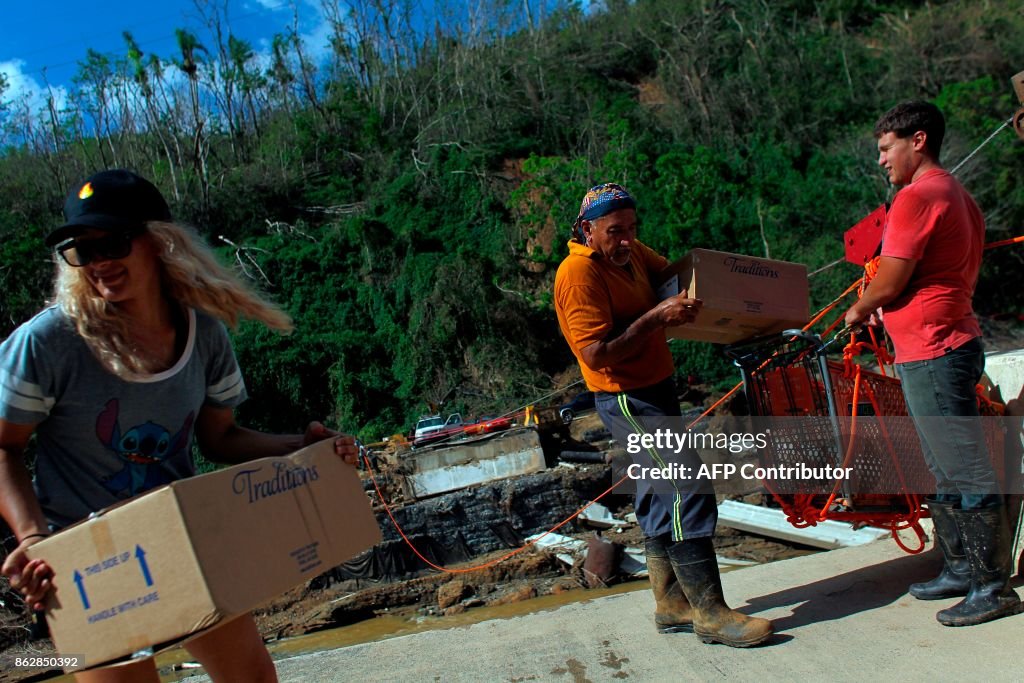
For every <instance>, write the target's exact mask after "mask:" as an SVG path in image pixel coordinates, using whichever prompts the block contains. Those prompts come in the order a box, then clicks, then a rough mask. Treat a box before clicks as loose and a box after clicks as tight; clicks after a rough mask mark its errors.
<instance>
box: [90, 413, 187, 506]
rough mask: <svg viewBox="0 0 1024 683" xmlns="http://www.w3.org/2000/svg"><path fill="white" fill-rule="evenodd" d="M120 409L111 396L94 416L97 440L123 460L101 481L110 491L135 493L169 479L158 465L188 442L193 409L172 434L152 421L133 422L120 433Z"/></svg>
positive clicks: (164, 482) (166, 481)
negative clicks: (115, 469) (121, 467)
mask: <svg viewBox="0 0 1024 683" xmlns="http://www.w3.org/2000/svg"><path fill="white" fill-rule="evenodd" d="M119 413H120V403H119V402H118V400H117V399H116V398H112V399H110V400H109V401H107V404H106V405H105V406H104V407H103V411H102V412H101V413H100V414H99V417H97V418H96V436H97V437H99V440H100V442H101V443H102V444H103V445H104V446H106V447H107V448H109V449H110V450H112V451H113V452H114V453H116V454H117V456H118V457H119V458H121V459H122V460H124V461H125V466H124V468H123V469H122V470H120V471H119V472H117V473H116V474H114V475H113V476H111V477H110V478H109V479H107V480H106V481H104V482H103V485H104V486H105V487H106V488H107V490H108V491H110V492H111V493H120V492H122V491H124V490H125V489H127V490H128V493H129V495H133V496H134V495H135V494H136V493H141V492H143V491H148V490H149V489H151V488H154V487H156V486H160V485H162V484H166V483H168V482H170V481H171V477H170V476H168V474H167V472H165V471H164V469H163V468H162V467H160V463H162V462H163V461H164V460H167V459H168V458H170V457H171V456H173V455H175V454H177V453H178V452H179V451H181V450H182V449H183V448H185V446H186V445H187V444H188V435H189V431H190V430H191V429H192V422H193V420H194V419H195V411H193V412H190V413H189V414H188V416H187V417H186V418H185V423H184V424H183V425H182V426H181V429H179V430H178V432H177V433H176V434H173V435H172V434H171V433H170V432H169V431H168V430H167V429H166V428H164V427H161V426H160V425H158V424H156V423H154V422H145V423H143V424H140V425H135V426H134V427H132V428H130V429H128V430H126V431H125V432H124V433H122V432H121V426H120V423H119V422H118V415H119Z"/></svg>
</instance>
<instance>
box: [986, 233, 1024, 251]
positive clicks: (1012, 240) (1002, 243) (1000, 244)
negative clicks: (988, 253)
mask: <svg viewBox="0 0 1024 683" xmlns="http://www.w3.org/2000/svg"><path fill="white" fill-rule="evenodd" d="M1020 242H1024V235H1019V236H1017V237H1011V238H1010V239H1008V240H1002V241H1000V242H990V243H989V244H986V245H985V249H995V248H996V247H1008V246H1010V245H1011V244H1018V243H1020Z"/></svg>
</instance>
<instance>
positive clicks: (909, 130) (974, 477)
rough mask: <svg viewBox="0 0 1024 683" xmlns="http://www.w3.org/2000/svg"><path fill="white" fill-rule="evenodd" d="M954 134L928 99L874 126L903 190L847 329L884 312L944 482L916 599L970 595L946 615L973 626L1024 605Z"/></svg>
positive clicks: (882, 160)
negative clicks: (990, 409) (998, 457)
mask: <svg viewBox="0 0 1024 683" xmlns="http://www.w3.org/2000/svg"><path fill="white" fill-rule="evenodd" d="M945 130H946V124H945V120H944V119H943V116H942V112H940V111H939V109H938V108H937V107H936V106H935V105H933V104H930V103H928V102H921V101H913V102H904V103H902V104H899V105H897V106H896V107H894V108H893V109H891V110H889V111H888V112H887V113H886V114H885V115H883V116H882V118H881V119H879V121H878V123H877V124H876V125H875V137H877V138H878V152H879V156H878V164H879V165H880V166H882V167H883V168H885V169H886V171H887V172H888V175H889V180H890V182H892V184H893V185H897V186H902V189H900V190H899V192H897V193H896V196H895V197H894V198H893V201H892V206H891V207H890V209H889V211H888V213H887V214H886V225H885V230H884V232H883V236H882V252H881V257H880V259H879V265H878V273H877V275H875V277H874V279H873V280H872V281H871V283H870V284H869V285H868V287H867V289H866V290H865V292H864V296H863V297H862V298H861V299H860V300H859V301H858V302H857V303H855V304H854V305H853V306H852V307H851V308H850V310H849V311H847V313H846V324H847V325H857V324H860V323H861V322H863V321H864V320H866V319H868V318H869V316H871V314H872V313H873V312H874V311H875V310H876V309H878V308H881V309H882V314H883V316H884V319H883V323H884V325H885V329H886V331H887V332H888V333H889V336H890V338H891V339H892V341H893V345H894V346H895V348H896V371H897V373H898V374H899V376H900V380H901V382H902V386H903V394H904V397H905V398H906V401H907V411H908V412H909V413H910V414H911V415H912V416H914V418H915V425H916V426H917V431H918V434H919V436H920V437H921V447H922V449H923V452H924V456H925V460H926V461H927V463H928V467H929V469H930V470H931V471H932V473H933V474H934V475H935V479H936V494H935V497H934V498H930V499H928V508H929V510H930V511H931V516H932V520H933V521H934V523H935V534H936V537H937V538H936V540H937V542H938V544H939V546H940V547H941V548H942V552H943V556H944V559H945V564H944V566H943V568H942V571H941V573H940V574H939V575H938V576H937V577H936V578H935V579H933V580H931V581H928V582H925V583H915V584H913V585H912V586H911V587H910V594H911V595H913V596H914V597H916V598H918V599H920V600H939V599H943V598H953V597H961V596H963V597H964V599H963V600H962V601H961V602H959V603H957V604H956V605H954V606H953V607H950V608H949V609H945V610H942V611H940V612H939V613H938V614H937V615H936V618H937V619H938V620H939V622H941V623H942V624H944V625H946V626H970V625H974V624H980V623H983V622H986V621H991V620H992V619H998V618H1000V617H1004V616H1008V615H1010V614H1016V613H1018V612H1020V611H1021V602H1020V598H1019V597H1018V596H1017V594H1016V593H1015V592H1014V591H1013V589H1012V588H1010V587H1009V585H1008V583H1007V582H1008V580H1009V577H1010V546H1011V540H1010V529H1009V524H1008V521H1007V517H1006V508H1005V505H1004V502H1003V497H1002V496H1001V495H1000V492H999V490H998V484H997V481H996V475H995V471H994V470H993V468H992V463H991V461H990V460H989V456H988V452H987V449H986V447H985V440H984V435H983V433H982V429H981V421H980V419H979V415H978V405H977V397H976V395H975V385H976V384H977V382H978V380H979V379H980V378H981V373H982V370H983V369H984V367H985V353H984V348H983V346H982V343H981V328H980V327H979V325H978V321H977V319H976V318H975V317H974V311H973V309H972V307H971V297H972V296H973V294H974V286H975V283H976V282H977V280H978V270H979V268H980V267H981V252H982V248H983V244H984V236H985V219H984V218H983V217H982V215H981V211H980V210H979V209H978V206H977V204H975V203H974V199H973V198H972V197H971V195H970V194H968V192H967V190H965V189H964V188H963V186H962V185H961V184H960V183H959V182H958V181H957V180H956V179H955V178H954V177H953V176H952V175H950V174H949V173H948V172H947V171H946V170H944V169H943V168H942V166H941V164H940V163H939V150H940V148H941V147H942V138H943V137H944V135H945Z"/></svg>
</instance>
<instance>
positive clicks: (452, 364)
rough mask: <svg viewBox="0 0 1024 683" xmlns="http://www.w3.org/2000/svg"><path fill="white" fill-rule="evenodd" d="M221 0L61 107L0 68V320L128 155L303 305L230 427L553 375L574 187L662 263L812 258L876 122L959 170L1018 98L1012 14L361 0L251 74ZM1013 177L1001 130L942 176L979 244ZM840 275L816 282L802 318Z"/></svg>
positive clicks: (1002, 220) (1010, 199) (410, 417)
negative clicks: (894, 124) (925, 128)
mask: <svg viewBox="0 0 1024 683" xmlns="http://www.w3.org/2000/svg"><path fill="white" fill-rule="evenodd" d="M218 4H219V3H213V2H210V3H207V4H204V3H200V6H201V7H203V8H205V10H206V12H205V16H206V20H207V22H208V23H209V25H210V27H211V29H220V30H219V31H217V30H213V31H211V34H212V35H219V36H221V41H220V44H206V45H204V44H202V43H201V42H200V40H199V39H198V38H197V37H196V36H195V35H193V34H191V33H189V32H188V31H184V30H178V31H177V32H176V38H177V51H176V53H175V54H174V55H173V56H171V57H160V56H156V55H150V54H143V53H142V52H141V50H140V49H139V47H138V45H137V44H136V43H135V41H134V40H133V39H132V37H131V36H130V35H128V34H126V35H125V51H124V54H122V55H101V54H98V53H96V52H94V51H89V52H88V53H87V55H86V56H85V57H84V58H83V61H82V62H81V67H80V72H79V76H78V78H77V79H76V85H75V87H74V89H73V91H72V93H71V96H70V98H69V99H68V101H67V102H64V103H58V102H55V101H51V102H50V103H49V104H48V105H47V104H44V105H43V106H42V108H41V109H39V107H38V106H34V105H33V104H32V103H27V102H18V101H11V100H10V99H9V95H8V94H5V93H4V89H5V84H3V83H0V103H2V104H0V124H2V131H0V134H2V136H3V137H2V141H0V142H2V145H3V150H4V151H3V155H2V157H0V191H2V195H3V197H4V198H5V200H4V202H3V203H2V205H0V286H2V288H3V296H2V299H0V334H7V333H8V332H9V331H10V330H11V329H13V327H14V326H15V325H16V324H17V323H19V322H21V321H23V320H24V319H26V318H27V317H29V316H30V315H31V314H32V313H34V312H35V311H36V310H37V309H38V308H39V306H40V305H41V303H42V301H43V299H44V298H45V297H46V296H47V295H48V287H49V285H48V279H49V277H50V269H51V266H50V264H49V261H48V259H47V257H46V254H45V250H44V247H43V245H42V237H43V235H44V234H45V233H46V232H47V230H48V229H49V228H50V227H51V226H53V225H54V224H55V223H56V222H58V221H59V208H60V205H61V202H62V200H63V197H64V194H65V191H66V189H67V188H68V187H69V186H70V185H71V184H72V183H73V182H75V181H76V180H77V179H79V178H82V177H84V176H86V175H88V174H89V173H91V172H93V171H95V170H97V169H99V168H103V167H115V166H120V167H129V168H133V169H135V170H137V171H139V172H141V173H142V174H144V175H146V176H148V177H150V178H152V179H154V181H155V182H156V183H157V184H158V186H159V187H161V189H162V190H163V191H164V192H165V194H166V196H167V197H168V198H169V200H170V201H171V203H172V208H173V210H174V212H175V215H176V216H178V217H179V218H180V219H182V220H184V221H185V222H189V223H192V224H195V225H197V226H199V228H200V229H201V231H203V232H204V234H205V235H206V236H207V237H208V239H209V240H210V241H211V243H213V244H215V245H216V246H218V248H219V249H221V251H222V253H223V257H224V259H225V261H227V262H236V263H237V264H238V265H239V267H240V268H243V269H244V271H245V272H246V273H247V274H248V275H250V276H252V277H253V278H254V280H255V282H256V284H257V285H258V286H260V287H262V288H263V289H264V290H266V291H267V292H268V293H269V294H271V295H272V296H273V297H274V298H275V299H276V300H277V301H279V302H280V303H282V304H283V305H284V306H286V307H287V309H288V310H289V311H290V312H291V313H292V314H293V315H294V317H295V319H296V322H297V328H298V329H297V332H296V333H295V334H293V335H292V336H289V337H280V336H277V335H274V334H271V333H268V332H266V331H265V330H262V329H259V328H258V327H257V326H254V325H243V326H242V327H241V328H240V329H239V330H237V332H236V334H235V344H236V349H237V352H238V355H239V357H240V361H241V363H242V367H243V369H244V371H245V372H246V377H247V382H248V384H249V389H250V393H251V394H252V395H253V397H254V400H251V401H249V402H248V404H247V405H245V406H244V407H243V409H242V411H241V413H242V414H241V416H240V417H241V419H242V420H245V421H247V422H249V423H250V424H253V425H255V426H260V427H266V428H271V429H281V430H285V429H287V430H294V429H296V428H298V427H299V426H301V425H302V424H304V423H305V421H306V420H307V419H308V418H312V417H321V416H327V417H329V421H330V422H332V423H333V424H334V425H335V426H338V427H341V428H344V429H346V430H350V431H354V432H357V433H359V434H360V435H361V436H363V437H364V438H368V439H376V438H379V437H381V436H383V435H386V434H390V433H393V432H395V431H398V430H399V429H403V428H408V427H409V426H410V425H411V424H412V422H413V421H414V420H415V417H416V415H417V414H419V413H420V412H423V411H425V410H427V408H428V404H434V405H438V404H441V403H444V405H445V411H449V410H451V411H455V410H460V411H462V412H464V413H476V414H483V413H492V414H493V413H501V412H505V411H507V410H511V409H513V408H515V407H517V406H519V405H521V404H522V403H524V402H525V401H528V400H531V399H533V398H536V397H538V396H540V395H542V394H546V393H548V392H549V391H551V390H552V389H553V388H555V384H556V381H558V380H556V378H563V377H565V376H568V375H567V374H566V370H567V369H570V370H571V368H572V366H573V360H572V356H571V355H570V353H569V351H568V349H567V348H566V346H565V343H564V341H563V340H562V339H561V336H560V334H559V332H558V328H557V324H556V322H555V319H554V312H553V310H552V307H551V295H550V291H551V286H552V281H553V278H554V271H555V268H556V267H557V264H558V262H559V261H560V260H561V258H562V257H563V256H564V255H565V253H566V246H565V243H566V240H567V238H568V232H569V230H568V229H569V225H570V223H571V222H572V220H573V218H574V217H575V213H576V209H577V207H578V202H579V200H580V198H581V196H582V193H583V191H584V190H585V189H586V188H587V187H588V186H590V185H592V184H594V183H596V182H602V181H606V180H615V181H618V182H622V183H624V184H625V185H626V186H627V187H628V188H629V189H630V191H631V192H633V193H634V194H635V195H636V196H637V197H638V199H639V202H640V217H641V221H642V227H641V239H642V240H643V241H645V242H646V243H648V244H650V245H651V246H653V247H654V248H656V249H658V250H660V251H662V252H664V253H665V254H667V255H669V256H671V257H678V256H681V255H683V254H684V253H686V251H688V250H689V249H690V248H692V247H695V246H702V247H709V248H715V249H721V250H726V251H737V252H742V253H747V254H752V255H765V256H770V257H772V258H780V259H785V260H793V261H799V262H802V263H805V264H807V266H808V268H809V269H810V270H812V271H813V270H815V269H818V268H821V267H823V266H825V265H827V264H830V263H831V262H832V261H834V260H835V259H837V258H840V257H841V255H842V242H841V235H842V232H843V231H844V230H846V229H847V228H848V227H850V226H851V225H853V224H854V223H855V222H856V221H857V220H859V219H860V218H861V217H862V216H864V215H865V214H867V213H868V212H869V211H871V210H872V209H874V208H875V207H876V206H878V205H879V204H881V203H882V202H884V201H886V199H887V198H888V193H889V192H890V190H889V188H887V186H886V184H885V182H884V178H883V177H882V175H881V174H880V173H879V172H878V171H877V169H876V168H875V166H874V160H875V151H874V139H873V137H872V134H871V131H872V126H873V123H874V121H875V119H876V118H877V116H878V115H879V114H880V113H881V112H883V111H884V110H885V109H887V108H888V107H890V106H891V105H893V104H894V103H896V102H897V101H899V100H902V99H907V98H910V97H922V98H927V99H931V100H932V101H934V102H936V103H937V104H939V105H940V106H941V107H942V108H943V110H944V111H945V113H946V115H947V117H948V121H949V132H948V134H947V143H946V146H945V153H944V160H945V161H946V163H947V164H948V165H950V166H952V165H953V164H954V163H956V162H957V161H959V160H960V159H962V158H963V157H964V156H966V154H967V153H969V152H970V151H971V150H973V149H974V148H975V147H976V146H977V145H978V144H979V143H980V142H981V141H982V140H984V139H985V137H987V136H988V135H989V133H991V132H992V131H993V130H995V129H996V128H997V127H998V126H999V124H1000V123H1001V122H1003V121H1005V120H1006V119H1007V118H1009V116H1010V115H1011V114H1012V113H1013V111H1014V110H1015V109H1016V108H1017V107H1019V106H1020V104H1019V103H1018V102H1017V101H1016V99H1015V97H1014V95H1013V91H1012V89H1011V85H1010V80H1009V79H1010V77H1011V76H1012V75H1013V74H1014V73H1016V72H1018V71H1021V70H1024V15H1022V14H1021V13H1020V8H1019V3H1018V2H1010V1H1009V0H990V1H987V2H984V3H978V2H971V1H969V0H960V1H949V2H930V3H923V2H910V1H905V0H904V1H901V0H893V1H889V2H882V1H875V0H817V1H813V0H783V1H780V2H753V1H750V2H746V1H742V0H718V1H715V0H687V1H685V2H680V1H678V0H672V1H669V0H636V1H635V2H626V1H625V0H608V2H607V3H606V5H607V9H605V10H601V11H595V12H593V13H583V12H582V11H581V10H580V9H579V8H578V7H577V6H576V5H574V4H572V3H566V4H564V5H560V6H559V7H558V8H557V9H555V10H553V11H551V12H550V13H548V14H547V15H546V16H543V17H540V16H536V15H530V16H527V15H525V14H523V12H524V11H529V7H530V3H506V2H499V3H484V5H486V6H488V7H490V8H491V9H490V11H491V14H490V15H489V16H482V17H477V21H475V22H466V21H463V22H460V21H456V20H447V19H444V20H443V19H441V18H440V17H449V16H453V15H454V14H455V13H456V9H455V8H456V6H457V4H455V3H453V4H452V6H451V7H450V8H448V10H447V11H438V12H437V16H438V17H439V18H438V19H437V20H436V21H437V23H436V24H435V25H432V26H430V27H429V30H426V31H425V30H424V29H423V28H422V27H417V26H415V25H413V24H411V23H410V21H411V19H410V17H412V16H417V15H416V13H413V12H406V11H405V8H406V6H407V4H408V3H407V2H404V1H402V0H397V1H396V2H391V3H354V6H355V7H356V9H355V10H354V11H353V12H352V14H351V15H345V16H341V15H340V14H339V15H337V16H331V17H330V19H331V21H332V24H333V26H334V27H335V34H334V36H333V37H332V52H331V58H330V60H329V63H327V64H325V65H319V64H316V63H315V62H314V60H313V59H312V57H311V56H310V49H309V46H306V45H303V43H302V42H301V40H299V39H298V37H297V36H296V35H295V34H294V32H286V33H283V34H281V35H279V36H277V37H276V39H275V40H274V41H273V45H272V53H271V63H270V66H269V68H262V67H260V66H259V64H258V63H257V60H256V58H255V53H254V50H253V48H252V46H251V45H248V44H246V43H245V42H244V41H240V40H238V39H237V38H235V37H234V36H232V35H230V33H229V32H228V31H227V30H226V24H225V22H224V19H223V16H222V15H220V14H219V11H220V10H218V8H217V7H216V5H218ZM328 4H330V3H328ZM524 7H525V8H526V9H525V10H524ZM440 10H444V8H443V7H440ZM381 12H386V14H385V15H382V14H381ZM446 22H447V23H446ZM1022 169H1024V144H1022V143H1021V142H1020V141H1019V140H1018V139H1017V138H1016V137H1015V136H1014V135H1013V134H1012V133H1011V132H1007V131H1003V132H1002V133H1001V134H1000V135H998V136H997V137H996V138H995V139H994V140H993V142H992V143H990V144H989V145H987V146H986V147H985V148H984V149H983V150H982V151H981V152H980V153H979V154H978V155H977V156H975V157H974V159H972V161H971V162H970V163H969V164H967V165H966V166H965V167H964V168H963V169H962V170H961V171H960V172H959V174H958V175H959V176H960V178H961V179H962V180H963V182H964V183H965V184H966V186H967V187H968V189H970V190H971V191H972V192H973V193H974V194H975V196H976V197H977V198H978V200H979V203H981V205H982V208H983V209H984V210H985V212H986V215H987V218H988V222H989V228H990V231H991V238H990V239H991V240H993V241H994V240H996V239H1001V238H1006V237H1009V236H1011V235H1015V234H1019V233H1020V232H1021V228H1022V227H1024V174H1022V172H1021V171H1022ZM1022 254H1024V250H1022V249H1020V248H1008V249H1003V250H999V251H998V252H991V253H990V254H989V255H988V256H987V257H986V266H985V268H984V270H983V275H982V281H981V283H980V285H979V290H978V295H977V297H976V302H977V307H978V309H979V311H980V312H981V313H982V314H992V313H1001V312H1018V313H1019V311H1020V301H1021V299H1020V297H1021V295H1020V288H1019V287H1016V286H1014V287H1006V286H1004V283H1005V282H1007V281H1008V278H1013V281H1015V280H1016V278H1019V275H1020V273H1021V272H1022V270H1021V265H1022V261H1024V256H1022ZM858 275H859V273H858V270H857V269H856V268H854V267H853V266H850V265H848V264H842V265H839V266H837V267H834V268H831V269H829V270H827V271H824V272H822V273H820V274H818V275H816V276H815V277H814V278H813V279H812V299H813V301H812V307H817V306H820V305H823V304H825V303H827V302H828V301H830V300H831V299H832V298H833V297H834V296H836V295H837V294H838V293H839V292H840V291H841V290H842V289H843V288H844V287H845V286H846V285H848V284H849V283H850V282H852V281H853V280H854V279H855V278H857V277H858ZM676 355H677V360H678V365H679V373H680V375H682V376H695V377H697V378H699V379H701V380H703V381H705V382H710V383H719V384H720V383H723V382H727V381H734V380H735V379H736V375H735V371H734V369H733V368H731V367H730V366H729V365H728V364H727V363H726V362H725V361H723V360H722V359H721V358H720V356H719V355H718V353H717V350H716V349H715V348H714V347H711V346H708V345H701V344H679V345H678V346H677V347H676ZM569 374H570V375H571V372H570V373H569ZM563 383H564V380H563Z"/></svg>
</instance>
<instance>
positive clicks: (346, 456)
mask: <svg viewBox="0 0 1024 683" xmlns="http://www.w3.org/2000/svg"><path fill="white" fill-rule="evenodd" d="M330 438H333V439H334V452H335V454H336V455H338V456H339V457H340V458H342V459H343V460H344V461H345V462H346V463H348V464H349V465H353V466H354V465H356V464H358V463H359V444H358V443H357V442H356V438H355V437H354V436H350V435H348V434H342V433H341V432H336V431H334V430H333V429H328V428H327V427H325V426H324V425H323V424H322V423H320V422H310V423H309V426H308V427H306V433H305V435H304V436H303V441H302V445H303V446H309V445H311V444H314V443H317V442H319V441H323V440H324V439H330Z"/></svg>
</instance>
